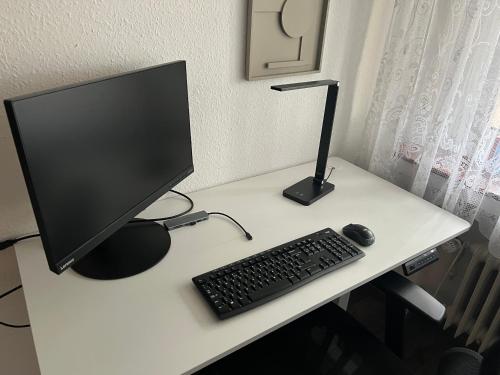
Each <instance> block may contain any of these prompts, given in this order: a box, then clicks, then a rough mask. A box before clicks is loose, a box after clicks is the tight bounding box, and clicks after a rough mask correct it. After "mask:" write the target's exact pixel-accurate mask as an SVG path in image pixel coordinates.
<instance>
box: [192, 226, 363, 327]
mask: <svg viewBox="0 0 500 375" xmlns="http://www.w3.org/2000/svg"><path fill="white" fill-rule="evenodd" d="M364 256H365V253H363V251H361V250H360V249H358V248H357V247H356V246H354V245H353V244H352V243H350V242H349V241H348V240H347V239H345V238H344V237H341V236H340V235H339V234H338V233H336V232H335V231H334V230H333V229H330V228H326V229H323V230H321V231H319V232H316V233H312V234H310V235H308V236H304V237H301V238H299V239H297V240H294V241H290V242H287V243H285V244H283V245H280V246H276V247H273V248H272V249H269V250H266V251H263V252H260V253H258V254H256V255H253V256H250V257H248V258H244V259H242V260H239V261H237V262H234V263H231V264H228V265H226V266H224V267H220V268H217V269H215V270H213V271H210V272H207V273H204V274H202V275H199V276H196V277H193V283H194V285H196V287H197V288H198V289H199V290H200V292H201V294H202V295H203V297H204V298H205V300H206V301H207V302H208V304H209V305H210V307H211V308H212V310H213V311H214V312H215V314H217V316H218V317H219V318H220V319H226V318H229V317H231V316H234V315H237V314H239V313H242V312H244V311H247V310H250V309H252V308H254V307H257V306H259V305H262V304H263V303H266V302H268V301H270V300H272V299H274V298H277V297H279V296H281V295H283V294H285V293H288V292H290V291H292V290H294V289H297V288H299V287H301V286H302V285H304V284H306V283H308V282H310V281H312V280H314V279H316V278H318V277H320V276H323V275H325V274H327V273H329V272H332V271H333V270H336V269H337V268H340V267H342V266H345V265H346V264H349V263H351V262H353V261H355V260H357V259H359V258H362V257H364Z"/></svg>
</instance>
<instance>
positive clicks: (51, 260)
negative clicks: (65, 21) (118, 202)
mask: <svg viewBox="0 0 500 375" xmlns="http://www.w3.org/2000/svg"><path fill="white" fill-rule="evenodd" d="M174 64H180V65H183V66H184V72H185V76H186V92H187V93H188V98H187V99H188V118H190V113H189V90H188V87H187V72H186V62H185V61H184V60H179V61H174V62H170V63H166V64H161V65H156V66H153V67H148V68H142V69H137V70H134V71H129V72H126V73H121V74H116V75H112V76H107V77H104V78H98V79H94V80H90V81H85V82H81V83H76V84H71V85H66V86H62V87H57V88H53V89H50V90H45V91H40V92H36V93H33V94H28V95H23V96H18V97H15V98H10V99H6V100H4V105H5V110H6V112H7V118H8V120H9V125H10V128H11V132H12V137H13V139H14V143H15V146H16V151H17V155H18V158H19V162H20V164H21V169H22V172H23V176H24V180H25V182H26V187H27V190H28V194H29V196H30V200H31V204H32V207H33V212H34V214H35V219H36V222H37V225H38V230H39V232H40V237H41V240H42V244H43V247H44V251H45V255H46V258H47V262H48V266H49V269H50V270H51V271H53V272H55V273H56V274H61V273H62V272H63V271H65V270H66V269H67V268H68V267H70V266H71V265H73V264H75V263H76V262H78V260H80V259H81V258H83V257H84V256H85V255H87V254H88V253H90V252H91V251H92V250H93V249H94V248H95V247H96V246H98V245H99V244H100V243H102V242H103V241H104V240H105V239H106V238H108V237H109V236H111V235H112V234H113V233H115V232H116V231H117V230H118V229H120V228H121V227H123V226H124V225H125V224H127V223H128V222H129V221H130V219H132V218H134V217H135V216H136V215H137V214H139V213H140V212H142V211H143V210H144V209H146V208H147V207H148V206H149V205H151V204H152V203H153V202H154V201H156V200H157V199H158V198H160V197H161V196H162V195H164V194H165V193H167V192H168V191H169V190H170V189H171V188H173V187H174V186H175V185H177V184H178V183H179V182H180V181H182V180H183V179H184V178H186V177H187V176H189V175H190V174H191V173H193V172H194V165H193V155H192V140H191V136H190V137H189V148H190V150H191V164H190V165H188V166H187V167H186V168H185V169H184V170H182V171H181V172H180V173H179V174H177V176H176V177H174V178H173V179H171V180H169V181H168V182H166V183H165V184H164V185H163V186H162V187H160V188H159V189H157V190H156V191H154V192H152V193H151V194H150V195H149V196H147V197H146V198H145V199H144V200H143V201H141V202H139V203H138V204H136V205H135V206H134V207H132V208H131V209H130V210H128V211H127V212H126V213H125V214H123V215H122V216H120V217H118V218H117V219H116V220H115V221H113V222H112V223H110V224H108V225H107V226H106V227H105V228H104V229H103V230H101V231H100V232H99V233H97V234H95V235H94V236H93V237H92V238H90V239H89V240H87V241H86V242H84V243H83V244H82V245H80V246H79V247H78V248H76V249H75V250H73V251H72V252H71V253H69V254H68V255H67V256H65V257H64V258H62V259H56V256H55V254H54V253H53V252H52V251H51V247H50V241H49V238H48V235H47V231H46V230H45V223H44V220H43V217H42V215H41V209H40V206H39V203H38V202H39V201H38V198H37V195H36V190H35V187H34V185H33V182H32V179H31V173H30V169H29V165H28V162H27V159H26V155H25V149H24V146H23V141H22V135H21V134H20V129H19V127H18V123H17V120H16V115H15V103H17V102H19V101H22V100H25V99H31V98H33V97H36V96H40V95H46V94H51V93H55V92H60V91H64V90H69V89H73V88H77V87H81V86H85V85H90V84H94V83H100V82H103V81H107V80H111V79H115V78H120V77H124V76H128V75H133V74H137V73H141V72H143V71H149V70H154V69H160V68H163V67H165V66H168V65H174ZM75 215H78V213H75ZM69 219H70V218H69Z"/></svg>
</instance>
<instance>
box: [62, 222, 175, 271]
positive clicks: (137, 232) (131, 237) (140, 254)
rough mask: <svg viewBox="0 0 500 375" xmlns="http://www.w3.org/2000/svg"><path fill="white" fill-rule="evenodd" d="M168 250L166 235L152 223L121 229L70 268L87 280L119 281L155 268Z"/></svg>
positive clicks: (134, 224) (137, 223)
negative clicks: (87, 278)
mask: <svg viewBox="0 0 500 375" xmlns="http://www.w3.org/2000/svg"><path fill="white" fill-rule="evenodd" d="M169 248H170V235H169V233H168V231H167V230H166V229H165V228H164V227H163V226H162V225H160V224H158V223H156V222H146V221H144V222H134V223H129V224H127V225H125V226H124V227H122V228H120V229H119V230H118V231H116V232H115V233H113V234H112V235H111V236H110V237H109V238H108V239H106V240H105V241H104V242H102V243H101V244H100V245H98V246H97V247H96V248H95V249H94V250H92V251H91V252H90V253H89V254H87V255H86V256H85V257H84V258H82V259H80V260H79V261H78V263H76V264H75V265H74V266H73V267H72V268H73V270H74V271H75V272H77V273H79V274H80V275H82V276H85V277H89V278H91V279H99V280H113V279H122V278H125V277H129V276H133V275H136V274H138V273H141V272H144V271H146V270H148V269H149V268H151V267H153V266H154V265H156V264H157V263H158V262H160V260H162V259H163V257H164V256H165V255H166V254H167V252H168V250H169Z"/></svg>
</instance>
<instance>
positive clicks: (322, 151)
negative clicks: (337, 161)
mask: <svg viewBox="0 0 500 375" xmlns="http://www.w3.org/2000/svg"><path fill="white" fill-rule="evenodd" d="M318 86H328V93H327V96H326V104H325V113H324V115H323V127H322V129H321V139H320V141H319V150H318V160H317V161H316V173H315V175H314V177H307V178H305V179H303V180H302V181H299V182H297V183H296V184H295V185H292V186H290V187H289V188H286V189H285V190H283V195H284V196H285V197H287V198H289V199H291V200H294V201H295V202H298V203H300V204H303V205H304V206H309V205H310V204H312V203H314V202H316V201H317V200H318V199H320V198H322V197H324V196H325V195H326V194H328V193H329V192H331V191H333V189H335V185H333V184H331V183H329V182H327V181H326V179H325V170H326V162H327V160H328V149H329V148H330V139H331V138H332V127H333V118H334V116H335V106H336V105H337V95H338V92H339V82H338V81H333V80H331V79H328V80H323V81H310V82H300V83H291V84H288V85H278V86H271V89H272V90H276V91H290V90H297V89H307V88H310V87H318Z"/></svg>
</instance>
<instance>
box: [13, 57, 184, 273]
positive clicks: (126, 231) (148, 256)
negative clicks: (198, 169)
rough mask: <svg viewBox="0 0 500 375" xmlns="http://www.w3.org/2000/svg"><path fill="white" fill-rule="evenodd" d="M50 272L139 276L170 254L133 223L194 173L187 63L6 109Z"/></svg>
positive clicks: (147, 225) (164, 238)
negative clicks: (138, 215)
mask: <svg viewBox="0 0 500 375" xmlns="http://www.w3.org/2000/svg"><path fill="white" fill-rule="evenodd" d="M5 108H6V111H7V115H8V118H9V123H10V126H11V130H12V134H13V138H14V141H15V144H16V149H17V153H18V156H19V160H20V162H21V166H22V170H23V174H24V178H25V181H26V185H27V188H28V192H29V196H30V199H31V203H32V206H33V210H34V213H35V217H36V221H37V224H38V228H39V230H40V235H41V239H42V243H43V247H44V250H45V254H46V258H47V261H48V265H49V268H50V269H51V270H52V271H53V272H55V273H57V274H60V273H61V272H63V271H64V270H66V269H67V268H68V267H72V268H73V269H74V270H75V271H77V272H78V273H80V274H82V275H85V276H88V277H92V278H97V279H115V278H121V277H127V276H131V275H134V274H137V273H139V272H142V271H144V270H146V269H148V268H150V267H152V266H154V265H155V264H156V263H158V262H159V261H160V260H161V259H162V258H163V257H164V256H165V254H166V253H167V251H168V249H169V247H170V236H169V235H168V232H167V231H166V230H165V229H164V228H163V227H162V226H161V225H160V224H157V223H155V222H133V223H129V221H130V220H131V219H132V218H134V217H135V216H136V215H137V214H138V213H140V212H141V211H143V210H144V209H145V208H146V207H147V206H149V205H150V204H151V203H153V202H154V201H155V200H157V199H158V198H160V197H161V196H162V195H163V194H165V193H166V192H167V191H168V190H169V189H171V188H172V187H173V186H174V185H176V184H177V183H179V182H180V181H181V180H182V179H184V178H185V177H187V176H188V175H189V174H191V173H192V172H193V159H192V152H191V135H190V122H189V105H188V91H187V80H186V63H185V61H178V62H174V63H170V64H164V65H159V66H155V67H151V68H147V69H141V70H137V71H133V72H129V73H125V74H120V75H117V76H112V77H108V78H104V79H99V80H96V81H92V82H85V83H79V84H76V85H72V86H68V87H63V88H57V89H54V90H49V91H45V92H41V93H35V94H31V95H27V96H22V97H17V98H13V99H9V100H6V101H5Z"/></svg>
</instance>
